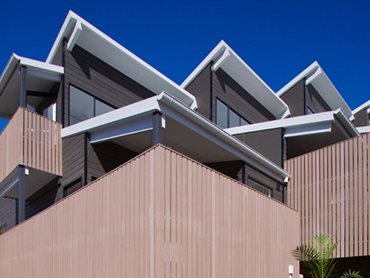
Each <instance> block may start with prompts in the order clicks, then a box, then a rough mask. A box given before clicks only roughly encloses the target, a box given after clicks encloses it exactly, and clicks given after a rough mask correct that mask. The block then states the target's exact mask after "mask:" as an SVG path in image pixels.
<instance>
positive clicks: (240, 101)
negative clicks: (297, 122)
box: [186, 64, 275, 123]
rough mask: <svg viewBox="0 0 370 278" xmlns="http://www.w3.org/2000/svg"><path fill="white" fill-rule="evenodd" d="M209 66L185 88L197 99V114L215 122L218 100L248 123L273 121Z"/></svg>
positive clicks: (245, 92)
mask: <svg viewBox="0 0 370 278" xmlns="http://www.w3.org/2000/svg"><path fill="white" fill-rule="evenodd" d="M211 66H212V64H209V65H208V66H207V67H205V68H204V70H203V71H202V72H201V73H200V74H199V75H198V76H197V77H196V78H195V79H194V80H193V81H192V82H191V83H190V84H189V85H188V86H187V87H186V90H188V91H189V92H190V93H192V94H193V95H194V96H195V97H196V98H197V102H198V106H199V110H198V111H199V113H201V114H202V115H204V116H205V117H207V118H208V119H210V120H212V121H213V122H215V121H216V113H217V112H216V100H217V99H220V100H221V101H222V102H224V103H225V104H226V105H228V106H229V107H230V108H232V109H233V110H234V111H235V112H236V113H238V114H239V115H240V116H242V117H243V118H245V119H246V120H247V121H248V122H250V123H258V122H264V121H268V120H275V117H274V116H273V115H272V114H271V113H270V112H269V111H268V110H267V109H266V108H265V107H263V106H262V105H261V104H260V103H259V102H258V101H257V100H256V99H255V98H253V97H252V96H251V94H250V93H249V92H247V91H246V90H244V89H243V88H242V87H241V86H240V85H239V84H237V83H236V82H235V81H234V80H233V79H232V78H231V77H230V76H229V75H227V74H226V73H225V72H224V71H223V70H222V69H219V70H217V71H216V72H214V71H212V69H211Z"/></svg>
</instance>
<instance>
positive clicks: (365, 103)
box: [352, 100, 370, 115]
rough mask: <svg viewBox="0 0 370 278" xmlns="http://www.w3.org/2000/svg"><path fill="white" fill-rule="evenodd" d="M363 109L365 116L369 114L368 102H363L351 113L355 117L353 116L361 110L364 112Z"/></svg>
mask: <svg viewBox="0 0 370 278" xmlns="http://www.w3.org/2000/svg"><path fill="white" fill-rule="evenodd" d="M364 109H366V114H370V100H368V101H366V102H364V103H363V104H361V105H360V106H359V107H357V108H356V109H354V110H353V111H352V113H353V114H354V115H355V114H357V113H358V112H360V111H361V110H364Z"/></svg>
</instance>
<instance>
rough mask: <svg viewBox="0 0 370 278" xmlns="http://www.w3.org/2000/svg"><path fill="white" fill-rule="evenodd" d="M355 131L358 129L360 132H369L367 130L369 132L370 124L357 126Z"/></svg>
mask: <svg viewBox="0 0 370 278" xmlns="http://www.w3.org/2000/svg"><path fill="white" fill-rule="evenodd" d="M357 131H358V132H359V133H360V134H365V133H369V132H370V126H362V127H358V128H357Z"/></svg>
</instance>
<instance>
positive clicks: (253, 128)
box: [225, 109, 359, 137]
mask: <svg viewBox="0 0 370 278" xmlns="http://www.w3.org/2000/svg"><path fill="white" fill-rule="evenodd" d="M336 118H337V119H338V120H339V121H340V123H341V124H342V125H343V126H344V127H345V129H346V130H347V131H348V133H349V134H351V136H353V137H357V136H359V133H358V131H357V129H356V128H355V127H354V126H353V125H352V123H351V122H350V121H349V119H348V118H347V117H346V116H345V115H344V114H343V112H342V111H341V110H340V109H337V110H334V111H329V112H322V113H316V114H311V115H304V116H298V117H292V118H286V119H281V120H275V121H269V122H263V123H257V124H252V125H245V126H239V127H233V128H228V129H225V131H226V132H228V133H229V134H231V135H238V134H243V133H251V132H258V131H264V130H270V129H276V128H284V129H287V128H304V127H311V128H312V130H313V131H312V132H311V133H314V132H315V131H314V130H315V128H316V129H317V132H328V131H330V130H324V129H323V128H322V127H323V124H330V125H331V124H332V123H333V122H334V121H335V119H336Z"/></svg>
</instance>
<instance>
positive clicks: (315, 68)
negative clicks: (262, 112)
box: [277, 61, 353, 120]
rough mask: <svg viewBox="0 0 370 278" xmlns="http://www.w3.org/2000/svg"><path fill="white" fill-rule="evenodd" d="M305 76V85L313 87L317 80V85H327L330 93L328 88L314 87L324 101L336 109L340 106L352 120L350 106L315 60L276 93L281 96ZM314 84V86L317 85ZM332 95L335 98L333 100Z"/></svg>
mask: <svg viewBox="0 0 370 278" xmlns="http://www.w3.org/2000/svg"><path fill="white" fill-rule="evenodd" d="M303 78H306V85H308V84H311V83H312V85H313V86H314V87H315V85H314V83H315V82H316V81H317V80H320V81H321V82H320V81H318V82H319V85H321V86H323V85H322V84H325V85H326V88H328V86H329V91H330V94H329V93H328V90H321V91H320V90H319V89H317V88H316V90H317V92H318V93H319V94H320V96H321V97H322V98H323V99H324V100H325V102H326V103H327V104H328V105H329V106H330V108H331V109H333V110H334V109H338V108H341V109H342V112H343V113H344V114H345V115H346V116H347V117H348V118H349V119H350V120H353V113H352V110H351V108H350V107H349V106H348V104H347V102H346V101H345V100H344V99H343V97H342V95H341V94H340V93H339V91H338V90H337V88H336V87H335V85H334V84H333V82H332V81H331V80H330V78H329V77H328V75H327V74H326V73H325V71H324V70H323V68H322V67H321V66H320V65H319V63H318V62H317V61H315V62H313V63H312V64H311V65H309V66H308V67H307V68H306V69H304V70H303V71H302V72H301V73H299V74H298V75H297V76H296V77H294V78H293V79H292V80H291V81H289V82H288V83H287V84H286V85H285V86H284V87H283V88H281V89H280V90H279V91H278V92H277V95H278V96H279V97H281V96H282V95H284V94H285V93H286V92H287V91H288V90H289V89H290V88H292V87H293V86H294V85H295V84H297V82H299V81H300V80H302V79H303ZM319 85H317V84H316V86H319ZM333 96H335V99H334V101H333ZM333 103H334V104H333Z"/></svg>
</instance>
